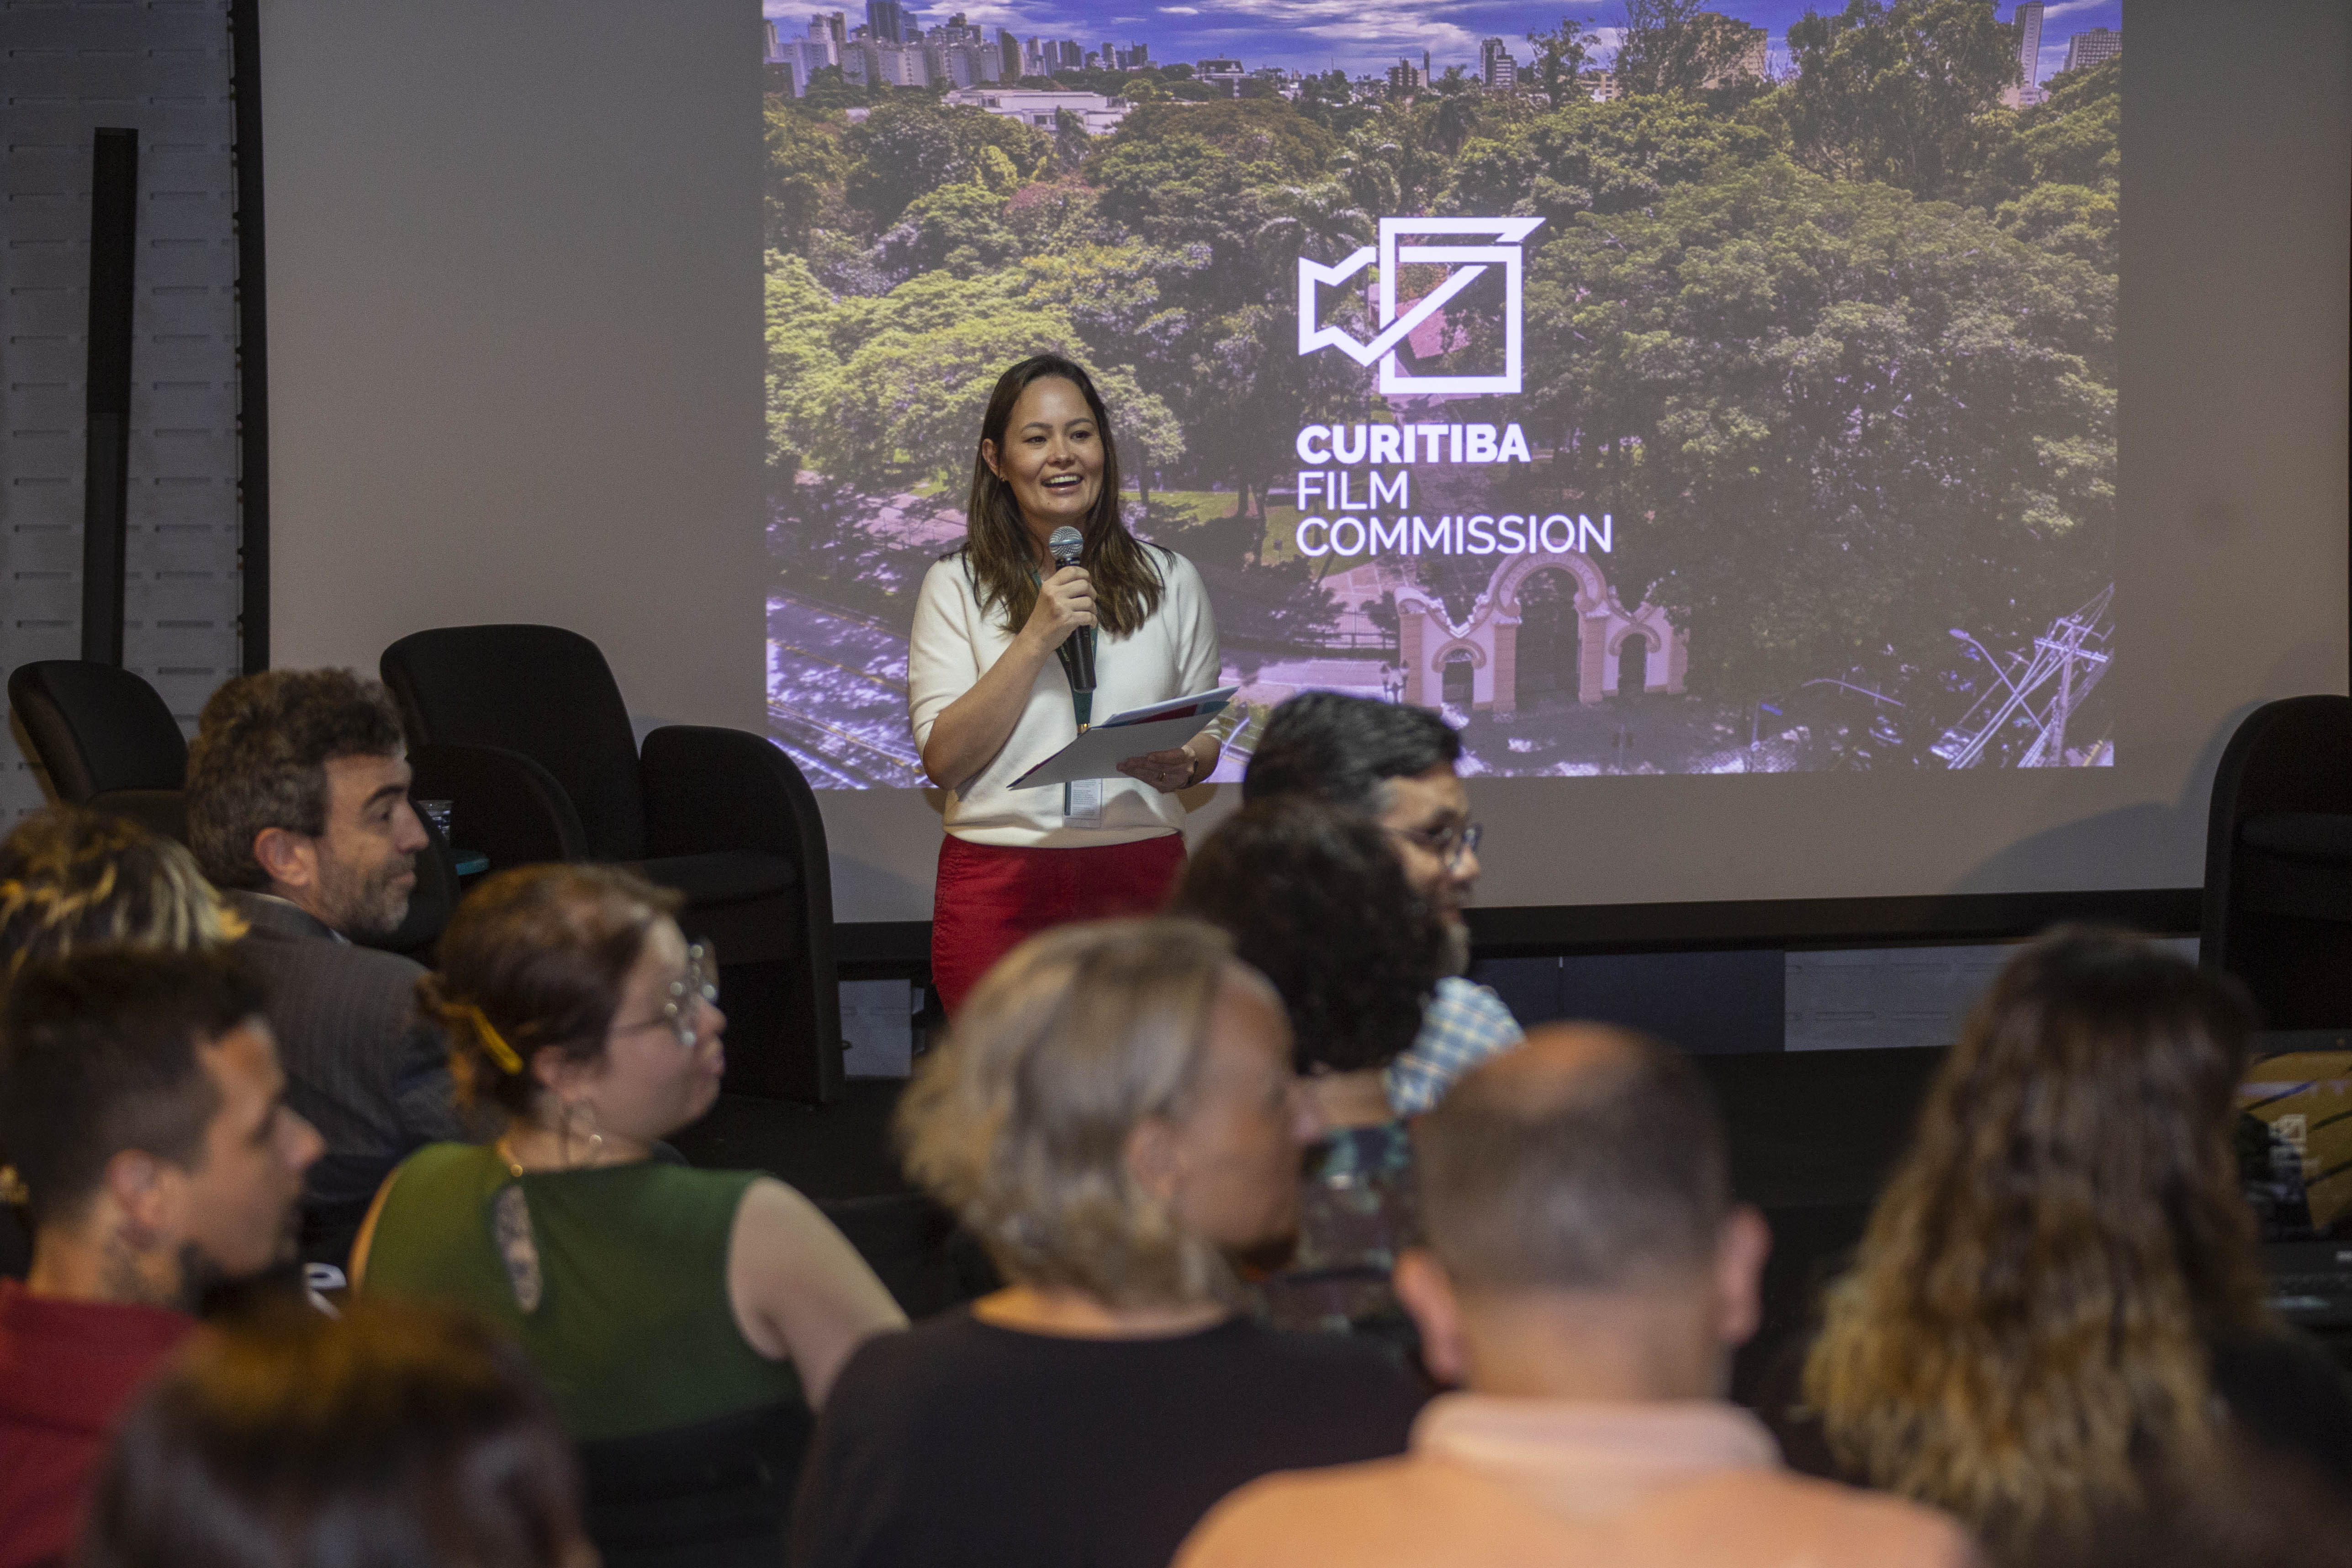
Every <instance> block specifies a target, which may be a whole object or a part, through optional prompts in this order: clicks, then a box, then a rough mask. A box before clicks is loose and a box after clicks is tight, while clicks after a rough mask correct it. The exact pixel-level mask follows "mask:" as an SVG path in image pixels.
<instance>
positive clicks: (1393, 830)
mask: <svg viewBox="0 0 2352 1568" xmlns="http://www.w3.org/2000/svg"><path fill="white" fill-rule="evenodd" d="M1461 758H1462V741H1461V737H1458V736H1456V735H1455V734H1454V731H1453V730H1452V729H1451V728H1450V727H1447V725H1446V723H1445V721H1444V719H1443V718H1441V717H1439V716H1437V715H1436V714H1434V713H1433V712H1431V711H1429V710H1428V709H1426V708H1419V707H1412V706H1406V705H1403V704H1390V703H1382V702H1374V701H1372V700H1370V698H1366V697H1351V696H1344V695H1340V694H1339V693H1337V692H1307V693H1305V694H1302V695H1298V696H1295V697H1293V698H1291V699H1290V700H1289V701H1288V702H1286V703H1284V704H1283V705H1282V706H1280V707H1277V708H1276V709H1275V710H1274V716H1273V717H1272V718H1271V719H1269V720H1268V721H1267V723H1266V727H1265V735H1264V737H1262V738H1260V740H1259V741H1258V744H1257V749H1256V751H1255V753H1253V754H1252V756H1251V758H1250V762H1249V768H1248V771H1247V772H1246V773H1245V774H1244V776H1243V779H1242V799H1243V800H1244V801H1257V800H1279V799H1282V798H1285V797H1288V796H1294V795H1296V796H1305V797H1307V798H1308V799H1311V800H1319V801H1322V802H1323V803H1325V804H1327V805H1332V806H1339V807H1342V808H1345V809H1347V810H1356V811H1361V812H1362V813H1364V814H1365V815H1366V816H1368V817H1370V818H1371V819H1372V820H1373V821H1377V822H1378V823H1379V824H1380V825H1381V827H1382V828H1385V829H1386V830H1388V836H1389V840H1390V841H1391V843H1393V844H1395V845H1396V847H1397V856H1398V858H1399V859H1400V860H1401V861H1402V862H1403V863H1404V869H1405V875H1406V877H1407V878H1408V879H1409V880H1410V881H1411V882H1412V884H1413V886H1414V888H1416V889H1417V890H1418V891H1419V892H1420V893H1421V894H1423V896H1424V897H1426V898H1428V899H1429V900H1431V901H1432V902H1433V903H1434V904H1436V905H1437V907H1438V909H1439V910H1440V912H1441V913H1443V914H1444V916H1445V918H1446V923H1447V927H1448V929H1449V931H1450V932H1451V933H1452V944H1453V952H1452V955H1451V956H1452V959H1453V962H1452V965H1451V967H1452V969H1453V973H1451V974H1449V975H1448V976H1447V977H1445V978H1444V979H1442V980H1440V981H1438V983H1437V991H1436V993H1435V995H1433V997H1432V998H1430V1002H1429V1006H1428V1008H1427V1009H1426V1010H1425V1011H1424V1012H1423V1015H1422V1027H1421V1033H1420V1034H1419V1035H1418V1036H1417V1037H1416V1038H1415V1039H1414V1040H1413V1042H1412V1046H1411V1048H1410V1049H1408V1050H1407V1051H1405V1052H1404V1054H1402V1056H1400V1057H1398V1058H1397V1059H1396V1061H1393V1062H1391V1063H1390V1065H1389V1068H1388V1094H1389V1104H1390V1107H1391V1109H1392V1110H1393V1111H1395V1112H1396V1113H1397V1114H1398V1115H1400V1116H1414V1115H1419V1114H1420V1113H1422V1112H1424V1111H1427V1110H1429V1109H1430V1108H1431V1107H1432V1106H1433V1105H1435V1104H1436V1103H1438V1101H1439V1100H1441V1099H1443V1098H1444V1095H1445V1091H1446V1089H1447V1088H1448V1087H1449V1086H1451V1085H1452V1084H1453V1082H1454V1080H1455V1079H1457V1078H1459V1077H1461V1076H1462V1075H1463V1074H1464V1073H1465V1072H1467V1071H1470V1069H1472V1068H1473V1067H1475V1066H1476V1065H1478V1063H1480V1062H1481V1061H1486V1059H1487V1058H1488V1057H1490V1056H1493V1055H1494V1054H1496V1052H1497V1051H1505V1050H1507V1049H1509V1048H1510V1047H1512V1046H1514V1045H1517V1044H1518V1043H1519V1040H1520V1039H1521V1038H1522V1033H1521V1030H1520V1029H1519V1024H1518V1020H1517V1019H1514V1018H1513V1017H1512V1016H1511V1009H1508V1008H1507V1007H1505V1006H1504V1005H1503V998H1500V997H1498V996H1496V994H1495V993H1494V992H1493V991H1492V990H1491V989H1489V988H1486V987H1485V986H1479V985H1474V984H1472V983H1471V982H1470V981H1469V980H1467V979H1465V978H1464V977H1463V976H1462V971H1464V970H1465V969H1467V968H1468V967H1470V929H1469V926H1468V925H1466V924H1465V923H1464V920H1463V917H1462V911H1463V908H1464V907H1465V905H1466V904H1468V903H1469V902H1470V898H1471V894H1472V891H1473V890H1474V889H1475V886H1476V885H1477V882H1478V824H1477V823H1475V822H1474V821H1471V820H1470V798H1469V795H1468V793H1467V792H1466V791H1465V789H1463V787H1462V779H1461V778H1460V777H1459V776H1458V775H1457V774H1456V773H1455V772H1454V764H1455V763H1457V762H1458V761H1460V760H1461Z"/></svg>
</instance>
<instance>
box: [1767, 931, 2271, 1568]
mask: <svg viewBox="0 0 2352 1568" xmlns="http://www.w3.org/2000/svg"><path fill="white" fill-rule="evenodd" d="M2250 1030H2251V1009H2249V1008H2248V1007H2247V1005H2246V1003H2245V1002H2244V1000H2243V999H2242V995H2241V994H2240V993H2239V992H2238V991H2237V990H2236V989H2235V988H2234V987H2232V986H2231V985H2230V983H2229V982H2227V981H2225V980H2221V979H2217V978H2215V977H2211V976H2208V975H2204V974H2200V972H2199V971H2198V970H2197V969H2196V968H2194V967H2191V966H2190V965H2189V964H2187V963H2184V962H2182V961H2180V960H2179V959H2176V958H2174V957H2172V956H2168V955H2167V954H2164V953H2162V952H2161V951H2159V950H2158V949H2156V948H2154V947H2152V946H2149V945H2148V944H2147V943H2146V942H2144V941H2142V940H2140V939H2138V938H2137V937H2132V936H2125V935H2122V934H2120V933H2115V932H2105V931H2096V930H2090V929H2086V928H2080V927H2076V928H2069V929H2063V930H2060V931H2057V932H2054V933H2053V934H2051V935H2050V936H2047V937H2045V938H2043V939H2042V941H2040V942H2037V943H2035V944H2034V945H2033V946H2030V947H2028V948H2027V949H2026V950H2025V951H2024V952H2022V953H2021V954H2020V955H2019V956H2017V957H2016V958H2015V959H2014V960H2012V961H2011V963H2010V965H2009V967H2007V968H2005V969H2004V970H2002V971H2001V974H2000V977H1999V978H1998V979H1997V980H1995V981H1994V983H1993V986H1992V988H1991V989H1990V991H1989V992H1988V993H1987V994H1986V996H1985V997H1984V998H1983V999H1982V1000H1981V1001H1979V1003H1978V1005H1977V1007H1976V1008H1975V1009H1974V1010H1973V1011H1972V1012H1971V1013H1970V1014H1969V1019H1968V1021H1967V1023H1966V1025H1965V1026H1964V1027H1963V1030H1962V1031H1961V1035H1960V1040H1959V1043H1958V1045H1956V1046H1955V1047H1954V1048H1953V1050H1952V1053H1951V1056H1950V1058H1949V1060H1948V1061H1946V1062H1945V1064H1944V1068H1943V1071H1942V1072H1941V1074H1940V1075H1939V1076H1938V1078H1937V1082H1936V1084H1935V1087H1934V1089H1933V1090H1932V1091H1931V1092H1930V1094H1929V1096H1928V1099H1927V1105H1926V1107H1925V1109H1924V1111H1923V1112H1922V1113H1921V1116H1920V1122H1919V1126H1918V1130H1917V1133H1916V1137H1915V1139H1914V1141H1913V1144H1912V1147H1911V1153H1910V1155H1909V1156H1908V1157H1907V1158H1906V1160H1905V1161H1904V1163H1903V1165H1902V1166H1901V1168H1900V1169H1898V1170H1897V1171H1896V1173H1895V1176H1894V1179H1893V1180H1892V1182H1891V1183H1890V1184H1889V1185H1888V1186H1887V1189H1886V1192H1885V1195H1884V1196H1883V1197H1881V1198H1880V1199H1879V1202H1878V1206H1877V1207H1876V1208H1875V1209H1874V1211H1873V1213H1872V1215H1871V1218H1870V1225H1869V1228H1868V1229H1867V1231H1866V1232H1865V1233H1864V1238H1863V1242H1862V1249H1861V1252H1860V1254H1859V1257H1858V1259H1857V1261H1856V1264H1855V1267H1854V1269H1853V1272H1852V1273H1851V1274H1849V1275H1848V1276H1847V1277H1846V1278H1845V1279H1844V1280H1843V1281H1840V1282H1839V1283H1838V1284H1837V1285H1836V1286H1835V1287H1833V1288H1832V1291H1831V1293H1830V1297H1829V1301H1828V1304H1827V1318H1826V1322H1825V1324H1824V1327H1823V1331H1822V1337H1821V1340H1820V1342H1819V1343H1817V1344H1816V1345H1815V1346H1814V1348H1813V1351H1812V1354H1811V1359H1810V1360H1809V1361H1808V1362H1807V1364H1806V1367H1805V1394H1806V1397H1807V1400H1808V1402H1809V1403H1810V1404H1811V1406H1812V1407H1813V1409H1814V1410H1816V1411H1817V1412H1818V1413H1819V1414H1820V1416H1821V1418H1822V1425H1823V1427H1824V1430H1825V1434H1826V1436H1827V1437H1828V1438H1829V1441H1830V1446H1831V1448H1832V1452H1833V1453H1835V1454H1836V1455H1837V1457H1838V1458H1839V1461H1840V1462H1841V1463H1842V1464H1843V1465H1845V1466H1847V1467H1848V1468H1849V1469H1852V1470H1853V1471H1854V1472H1857V1473H1859V1474H1860V1475H1862V1476H1863V1477H1864V1478H1866V1479H1868V1480H1869V1481H1870V1482H1871V1483H1872V1484H1874V1485H1876V1486H1879V1487H1883V1488H1885V1489H1886V1490H1891V1491H1895V1492H1899V1493H1901V1494H1903V1495H1905V1496H1907V1497H1911V1498H1915V1499H1917V1500H1921V1501H1923V1502H1927V1503H1932V1504H1934V1505H1936V1506H1937V1507H1939V1508H1943V1509H1945V1510H1947V1511H1950V1512H1951V1513H1953V1514H1954V1515H1956V1516H1957V1517H1958V1518H1959V1519H1960V1520H1961V1521H1963V1522H1964V1523H1966V1524H1968V1525H1969V1526H1970V1527H1972V1528H1973V1529H1974V1530H1975V1531H1977V1532H1978V1534H1979V1537H1980V1538H1981V1539H1982V1540H1983V1541H1984V1542H1985V1544H1986V1545H1987V1546H1988V1547H1989V1548H1990V1549H1991V1550H1992V1552H1994V1553H1995V1555H1996V1556H1997V1557H1999V1556H2013V1555H2014V1554H2015V1553H2017V1552H2020V1551H2021V1550H2022V1549H2025V1547H2026V1545H2027V1543H2028V1542H2031V1541H2033V1540H2035V1539H2047V1538H2048V1535H2049V1533H2050V1532H2051V1531H2060V1532H2063V1531H2068V1530H2071V1529H2079V1528H2081V1527H2083V1526H2084V1525H2085V1524H2086V1523H2087V1522H2088V1521H2089V1520H2090V1519H2091V1518H2092V1517H2093V1515H2094V1514H2095V1513H2097V1512H2099V1511H2105V1510H2113V1509H2130V1508H2132V1507H2134V1506H2135V1505H2136V1504H2137V1503H2138V1501H2139V1500H2140V1499H2141V1496H2142V1490H2143V1488H2144V1486H2145V1485H2146V1484H2147V1481H2148V1480H2149V1479H2150V1478H2151V1477H2154V1476H2157V1475H2160V1474H2168V1473H2169V1474H2178V1473H2179V1472H2180V1471H2181V1469H2184V1468H2193V1467H2194V1466H2195V1465H2196V1464H2197V1463H2198V1462H2199V1461H2200V1456H2201V1455H2204V1454H2207V1453H2209V1452H2210V1445H2211V1443H2212V1441H2213V1439H2214V1436H2215V1434H2214V1433H2213V1431H2212V1430H2211V1428H2210V1416H2209V1414H2208V1406H2209V1405H2210V1397H2211V1391H2210V1379H2209V1373H2208V1356H2209V1345H2210V1342H2211V1341H2212V1340H2214V1339H2215V1338H2218V1337H2229V1336H2232V1335H2242V1334H2247V1333H2258V1332H2260V1331H2261V1330H2262V1329H2263V1326H2264V1325H2265V1322H2266V1318H2265V1314H2264V1309H2263V1282H2262V1272H2261V1257H2260V1253H2259V1250H2258V1249H2257V1246H2256V1240H2255V1235H2254V1228H2253V1220H2252V1213H2251V1211H2250V1210H2249V1209H2248V1207H2247V1206H2246V1203H2245V1201H2244V1198H2243V1196H2242V1188H2241V1186H2240V1185H2239V1176H2238V1167H2237V1161H2236V1157H2235V1155H2234V1153H2233V1151H2232V1148H2231V1124H2232V1119H2233V1116H2234V1114H2235V1112H2234V1101H2233V1095H2234V1092H2235V1090H2236V1087H2237V1084H2238V1082H2239V1079H2240V1077H2241V1076H2242V1070H2243V1068H2244V1066H2245V1064H2246V1054H2247V1048H2248V1036H2249V1032H2250Z"/></svg>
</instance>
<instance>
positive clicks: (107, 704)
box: [8, 659, 188, 840]
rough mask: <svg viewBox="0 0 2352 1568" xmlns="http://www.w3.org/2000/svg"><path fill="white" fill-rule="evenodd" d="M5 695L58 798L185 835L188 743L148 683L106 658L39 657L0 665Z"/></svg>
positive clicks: (178, 836) (171, 835)
mask: <svg viewBox="0 0 2352 1568" xmlns="http://www.w3.org/2000/svg"><path fill="white" fill-rule="evenodd" d="M8 701H9V703H10V704H11V705H12V706H14V707H15V708H16V717H17V719H18V721H19V722H21V723H22V724H23V725H24V727H25V734H26V736H27V737H29V738H30V739H31V740H32V743H33V751H34V754H35V756H36V757H37V758H38V759H39V761H40V764H41V768H42V770H43V771H44V772H46V773H47V774H48V776H49V787H50V788H51V789H54V790H56V791H57V796H58V800H63V801H65V802H67V803H68V804H69V805H75V806H90V807H94V808H96V809H98V810H107V811H112V812H114V813H115V814H117V815H118V816H124V817H129V818H131V820H132V821H136V822H138V823H139V824H140V825H142V827H145V828H148V829H150V830H152V831H155V832H159V833H162V834H163V836H164V837H166V838H171V839H183V840H184V839H185V838H186V837H187V831H188V827H187V824H188V818H187V809H186V806H185V805H184V802H183V801H182V800H181V798H180V786H181V785H182V784H183V783H184V782H185V781H186V779H187V776H188V743H187V741H186V740H185V739H184V737H182V736H181V734H180V726H179V723H178V721H176V720H174V719H173V717H172V710H171V709H170V708H169V707H167V706H164V704H163V698H162V697H160V696H158V695H156V694H155V688H154V687H152V686H151V685H148V684H147V683H146V682H145V681H142V680H141V679H140V678H139V677H138V676H137V675H134V674H131V672H130V671H129V670H125V669H121V668H119V667H118V666H116V665H113V664H91V663H89V662H87V661H85V660H81V659H43V660H41V661H39V662H38V663H36V664H19V665H17V666H16V668H15V669H14V670H11V671H10V672H8Z"/></svg>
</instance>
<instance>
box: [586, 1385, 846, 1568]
mask: <svg viewBox="0 0 2352 1568" xmlns="http://www.w3.org/2000/svg"><path fill="white" fill-rule="evenodd" d="M813 1430H814V1422H813V1421H812V1420H811V1419H810V1416H809V1413H808V1410H807V1408H806V1406H798V1405H791V1406H761V1407H760V1408H757V1409H752V1410H746V1411H743V1412H740V1414H737V1415H733V1416H719V1417H718V1418H717V1419H715V1420H711V1421H706V1422H701V1423H698V1424H697V1425H696V1426H693V1427H681V1428H677V1429H674V1430H670V1431H664V1432H647V1433H644V1434H641V1435H639V1436H636V1437H605V1438H601V1439H598V1440H596V1441H593V1442H586V1443H583V1444H581V1445H580V1469H581V1479H582V1480H583V1483H584V1484H583V1491H584V1492H585V1494H586V1495H585V1497H584V1499H583V1501H584V1502H585V1504H586V1506H585V1508H584V1509H583V1513H584V1514H585V1515H586V1521H587V1525H588V1533H589V1535H590V1536H591V1537H592V1538H593V1540H594V1541H595V1542H596V1550H597V1552H598V1554H599V1555H600V1556H602V1557H603V1559H604V1568H776V1564H779V1563H782V1562H783V1560H784V1550H785V1548H784V1540H785V1533H786V1529H787V1526H788V1524H789V1522H790V1520H791V1516H792V1502H793V1487H794V1486H795V1485H796V1484H797V1483H798V1482H799V1479H800V1472H801V1462H802V1460H803V1458H805V1456H806V1454H807V1451H808V1445H809V1437H810V1436H811V1434H812V1432H813Z"/></svg>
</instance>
